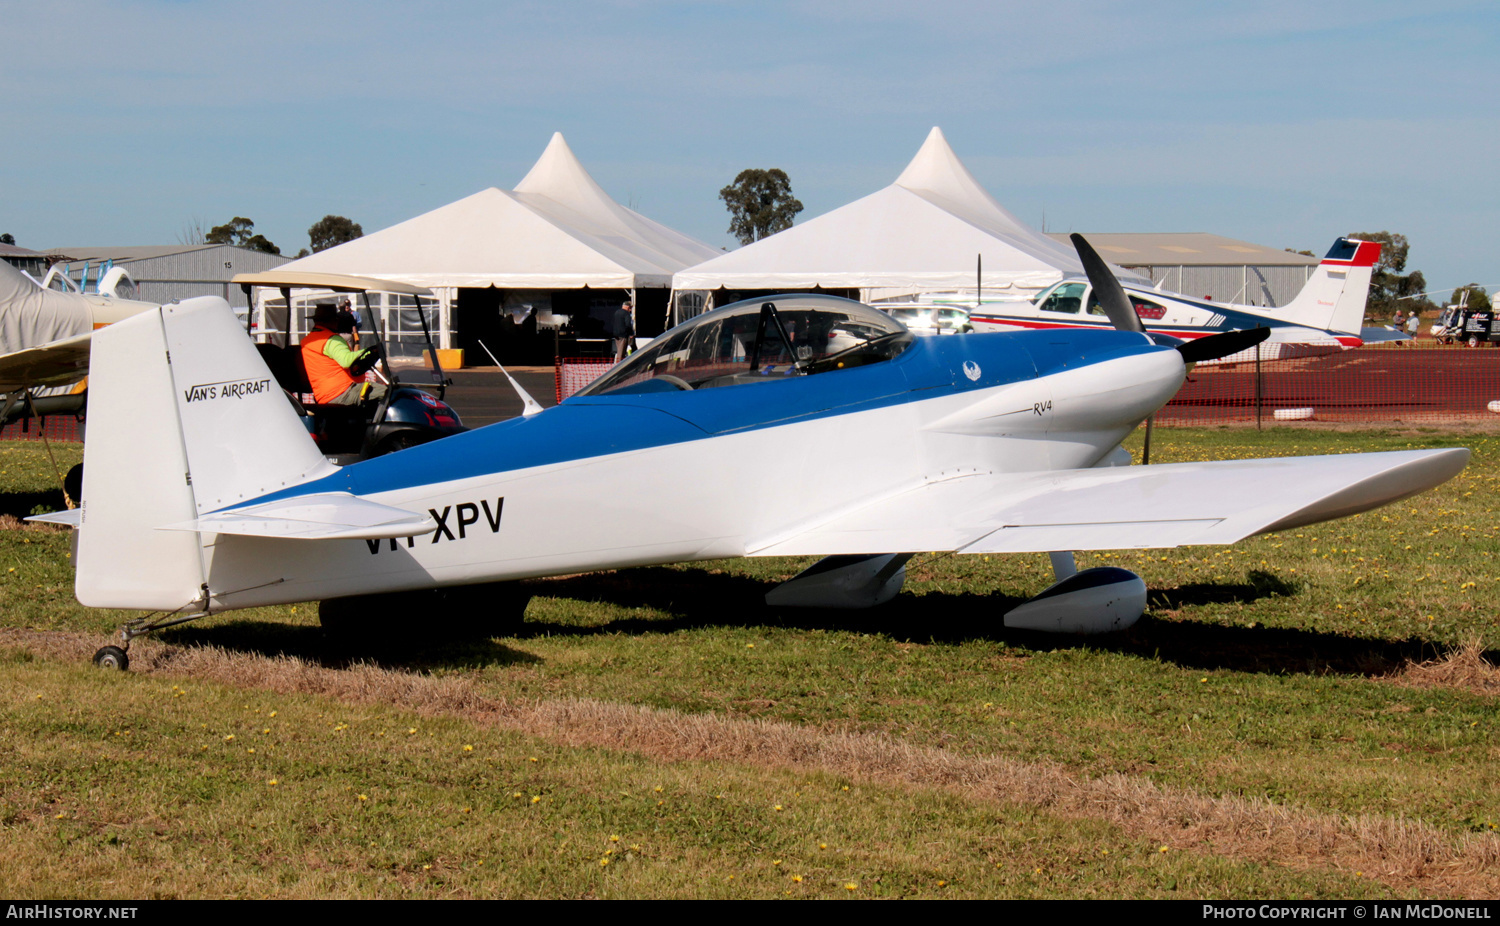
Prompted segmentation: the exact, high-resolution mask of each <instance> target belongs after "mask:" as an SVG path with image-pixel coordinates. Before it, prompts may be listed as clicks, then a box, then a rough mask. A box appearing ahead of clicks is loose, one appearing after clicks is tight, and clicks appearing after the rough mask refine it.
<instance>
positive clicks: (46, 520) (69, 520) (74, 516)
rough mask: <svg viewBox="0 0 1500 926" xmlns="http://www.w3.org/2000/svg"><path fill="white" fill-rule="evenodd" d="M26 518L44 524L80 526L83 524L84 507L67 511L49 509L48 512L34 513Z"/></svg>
mask: <svg viewBox="0 0 1500 926" xmlns="http://www.w3.org/2000/svg"><path fill="white" fill-rule="evenodd" d="M26 520H28V521H40V522H42V523H43V524H60V525H62V526H63V527H78V526H80V525H82V524H83V509H82V508H70V509H68V510H67V511H49V512H47V513H46V514H34V515H32V516H31V517H29V518H27V519H26Z"/></svg>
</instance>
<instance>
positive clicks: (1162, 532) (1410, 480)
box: [747, 448, 1469, 556]
mask: <svg viewBox="0 0 1500 926" xmlns="http://www.w3.org/2000/svg"><path fill="white" fill-rule="evenodd" d="M1468 461H1469V451H1467V450H1465V449H1462V448H1455V449H1451V450H1403V451H1396V452H1390V453H1351V454H1342V455H1336V456H1318V457H1279V458H1273V459H1263V460H1221V461H1217V462H1208V463H1171V464H1166V465H1158V466H1121V467H1106V468H1101V469H1086V470H1064V471H1061V472H1032V473H976V474H974V475H972V476H966V477H963V478H950V479H947V480H944V481H941V482H938V481H934V482H932V483H929V484H927V485H924V486H921V487H919V488H914V489H911V490H908V491H905V492H901V493H898V494H895V495H891V496H887V497H885V498H883V499H875V500H872V501H871V502H870V503H869V504H867V505H865V506H864V507H862V508H860V509H858V510H856V511H852V512H848V511H846V512H843V513H839V514H836V515H834V516H833V517H831V518H830V519H829V520H828V521H826V522H824V523H823V524H820V525H817V526H810V527H808V528H806V529H804V530H802V531H800V532H798V533H796V534H794V535H792V536H789V537H782V538H780V539H777V540H775V541H774V542H771V543H769V544H767V545H764V546H761V547H759V548H758V549H751V550H749V551H747V552H748V553H749V555H752V556H799V555H809V554H820V555H824V556H827V555H833V554H855V553H880V552H890V551H897V550H901V551H905V550H931V551H950V550H952V551H958V552H962V553H1031V552H1050V551H1053V550H1118V549H1132V548H1151V547H1176V546H1187V545H1192V544H1228V543H1234V542H1236V541H1238V540H1243V539H1244V538H1246V537H1249V536H1251V535H1254V534H1260V533H1266V532H1269V531H1276V530H1287V529H1289V528H1293V527H1300V526H1302V525H1304V524H1315V523H1317V522H1319V521H1328V520H1332V519H1334V518H1342V517H1347V516H1348V515H1351V514H1357V513H1358V512H1361V511H1368V510H1369V509H1371V508H1377V507H1379V506H1381V505H1386V504H1389V503H1391V502H1393V501H1397V500H1399V499H1402V498H1406V497H1407V496H1410V495H1415V494H1417V493H1418V492H1422V491H1425V490H1427V489H1430V488H1432V487H1434V486H1436V485H1439V484H1441V483H1443V482H1446V481H1447V480H1449V479H1451V478H1453V477H1454V476H1456V475H1457V474H1458V473H1459V472H1460V471H1461V470H1462V469H1463V468H1464V466H1465V465H1466V464H1467V463H1468Z"/></svg>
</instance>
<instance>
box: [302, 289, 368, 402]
mask: <svg viewBox="0 0 1500 926" xmlns="http://www.w3.org/2000/svg"><path fill="white" fill-rule="evenodd" d="M352 331H354V314H353V313H352V312H350V311H349V310H347V309H340V308H338V307H336V306H333V305H326V304H320V305H319V306H318V307H317V308H316V309H314V310H313V330H312V331H310V332H308V334H307V337H305V338H303V339H302V366H303V367H304V368H305V369H306V370H307V381H308V382H309V383H310V384H311V385H312V390H313V399H314V401H316V402H317V403H318V404H319V405H357V404H359V403H360V402H363V401H370V400H377V399H380V398H382V397H384V396H385V391H386V387H385V386H383V385H380V384H378V383H367V382H365V381H364V373H365V371H366V370H368V369H369V368H370V367H372V366H374V365H375V361H376V360H377V359H379V356H380V355H379V352H378V351H376V350H375V349H373V348H372V349H369V350H361V351H357V350H354V349H353V348H351V347H350V346H349V342H348V341H347V340H346V339H345V336H346V335H348V334H349V333H351V332H352Z"/></svg>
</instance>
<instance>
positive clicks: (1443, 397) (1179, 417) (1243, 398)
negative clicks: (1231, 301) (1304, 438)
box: [1156, 340, 1500, 425]
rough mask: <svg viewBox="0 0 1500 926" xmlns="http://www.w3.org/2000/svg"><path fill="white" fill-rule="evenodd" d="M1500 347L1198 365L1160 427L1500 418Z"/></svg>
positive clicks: (1378, 348)
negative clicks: (1217, 423)
mask: <svg viewBox="0 0 1500 926" xmlns="http://www.w3.org/2000/svg"><path fill="white" fill-rule="evenodd" d="M1497 410H1500V349H1497V348H1496V347H1495V346H1493V345H1481V346H1479V347H1472V348H1471V347H1467V346H1464V345H1458V344H1452V345H1445V344H1438V343H1435V342H1433V341H1421V340H1419V341H1417V342H1415V343H1413V344H1409V345H1407V344H1401V343H1392V344H1381V345H1367V346H1365V347H1358V348H1355V349H1353V350H1346V351H1340V352H1337V353H1332V354H1324V355H1322V356H1317V357H1301V358H1297V359H1293V360H1262V361H1261V362H1260V364H1259V371H1258V372H1257V365H1256V364H1255V363H1254V362H1253V361H1252V362H1248V363H1232V364H1199V365H1198V366H1197V367H1195V368H1194V369H1193V370H1191V371H1190V372H1189V373H1188V377H1187V382H1186V383H1184V384H1183V386H1182V389H1181V390H1179V391H1178V393H1177V396H1176V397H1175V398H1173V399H1172V401H1171V402H1169V403H1167V405H1166V407H1165V408H1163V409H1162V410H1161V411H1160V412H1158V413H1157V415H1156V422H1157V424H1182V425H1192V424H1209V423H1213V422H1219V421H1246V420H1249V421H1256V420H1263V421H1266V422H1272V421H1277V420H1297V419H1308V418H1311V419H1313V420H1318V421H1342V422H1375V423H1378V422H1386V421H1429V422H1439V421H1457V420H1462V419H1474V418H1494V419H1496V420H1500V414H1497Z"/></svg>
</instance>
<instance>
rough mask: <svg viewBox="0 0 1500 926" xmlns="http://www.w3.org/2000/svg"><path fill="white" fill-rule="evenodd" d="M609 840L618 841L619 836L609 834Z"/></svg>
mask: <svg viewBox="0 0 1500 926" xmlns="http://www.w3.org/2000/svg"><path fill="white" fill-rule="evenodd" d="M609 841H610V842H619V841H620V837H618V836H615V835H611V836H610V837H609Z"/></svg>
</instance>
